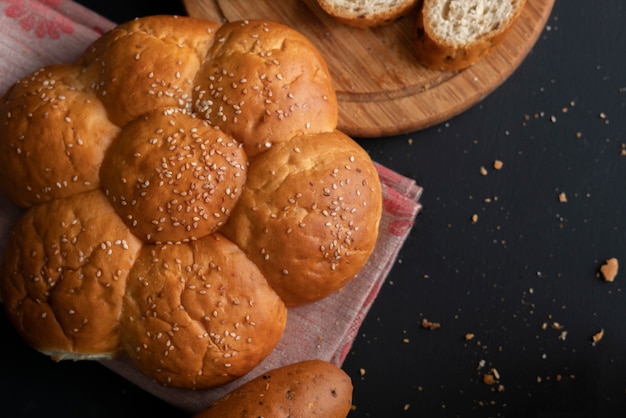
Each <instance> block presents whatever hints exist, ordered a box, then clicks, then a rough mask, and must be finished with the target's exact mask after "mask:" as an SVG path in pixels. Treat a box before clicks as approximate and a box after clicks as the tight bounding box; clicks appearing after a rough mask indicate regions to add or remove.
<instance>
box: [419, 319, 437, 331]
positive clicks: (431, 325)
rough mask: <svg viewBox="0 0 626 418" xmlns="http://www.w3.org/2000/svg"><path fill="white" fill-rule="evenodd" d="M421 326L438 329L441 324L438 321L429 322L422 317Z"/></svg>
mask: <svg viewBox="0 0 626 418" xmlns="http://www.w3.org/2000/svg"><path fill="white" fill-rule="evenodd" d="M422 328H425V329H439V328H441V324H440V323H438V322H430V321H429V320H428V319H426V318H424V319H422Z"/></svg>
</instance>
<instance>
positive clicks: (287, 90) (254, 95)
mask: <svg viewBox="0 0 626 418" xmlns="http://www.w3.org/2000/svg"><path fill="white" fill-rule="evenodd" d="M215 36H216V42H215V43H214V44H213V45H212V46H211V48H210V49H209V52H208V55H207V60H208V61H207V63H206V65H204V66H203V67H202V69H201V70H200V72H199V74H198V77H197V79H196V84H197V87H196V89H195V91H194V103H195V105H196V110H197V112H198V113H199V114H200V115H203V116H204V117H205V118H206V119H207V120H208V121H209V122H210V123H211V124H212V125H214V126H219V127H220V128H221V129H222V130H224V131H225V132H228V133H229V134H231V135H232V136H234V137H235V138H237V140H239V141H241V142H243V144H244V147H245V150H246V153H247V155H248V157H249V158H253V157H254V156H256V155H257V154H259V153H260V152H263V151H265V150H266V149H268V148H270V147H271V146H272V145H273V144H277V143H280V142H286V141H289V140H290V139H291V138H292V137H293V136H294V135H297V134H301V133H317V132H326V131H332V130H333V129H335V127H336V126H337V118H338V107H337V98H336V95H335V91H334V89H333V85H332V79H331V78H330V75H329V72H328V68H327V67H326V62H325V61H324V59H323V58H322V56H321V55H320V53H319V52H318V50H317V49H316V48H314V47H313V45H312V44H311V43H310V42H309V40H308V39H306V38H305V37H304V36H303V35H301V34H300V33H298V32H295V31H293V30H292V29H290V28H288V27H286V26H282V25H276V24H270V22H265V21H250V22H235V23H231V24H225V25H223V26H222V27H221V28H220V29H219V30H218V31H217V33H216V35H215Z"/></svg>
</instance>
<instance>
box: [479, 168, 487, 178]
mask: <svg viewBox="0 0 626 418" xmlns="http://www.w3.org/2000/svg"><path fill="white" fill-rule="evenodd" d="M480 174H481V175H483V176H486V175H487V169H486V168H485V167H483V166H480Z"/></svg>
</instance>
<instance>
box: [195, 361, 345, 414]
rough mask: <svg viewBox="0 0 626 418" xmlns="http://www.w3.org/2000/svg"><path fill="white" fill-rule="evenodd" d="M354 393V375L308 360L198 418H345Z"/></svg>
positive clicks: (270, 374)
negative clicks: (352, 377) (351, 376)
mask: <svg viewBox="0 0 626 418" xmlns="http://www.w3.org/2000/svg"><path fill="white" fill-rule="evenodd" d="M352 391H353V387H352V381H351V379H350V376H348V375H347V374H346V373H345V372H344V371H343V370H341V369H340V368H338V367H337V366H334V365H333V364H331V363H328V362H325V361H321V360H305V361H301V362H298V363H294V364H290V365H287V366H284V367H281V368H278V369H274V370H270V371H269V372H267V373H263V374H262V375H260V376H258V377H256V378H254V379H253V380H251V381H249V382H248V383H246V384H244V385H243V386H241V387H239V388H237V389H235V390H234V391H232V392H230V393H229V394H227V395H226V396H224V397H223V398H221V399H219V400H218V401H217V402H215V403H214V404H213V405H211V406H210V407H209V408H207V409H205V410H203V411H201V412H199V413H198V414H196V415H195V416H194V418H241V417H272V418H289V417H313V416H315V417H323V418H345V417H346V416H348V413H349V412H350V408H351V406H352Z"/></svg>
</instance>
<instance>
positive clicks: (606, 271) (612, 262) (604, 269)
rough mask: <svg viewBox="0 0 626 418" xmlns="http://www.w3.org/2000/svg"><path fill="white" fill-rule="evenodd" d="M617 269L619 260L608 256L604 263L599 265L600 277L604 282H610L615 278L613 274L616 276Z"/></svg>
mask: <svg viewBox="0 0 626 418" xmlns="http://www.w3.org/2000/svg"><path fill="white" fill-rule="evenodd" d="M618 270H619V262H618V260H617V258H615V257H613V258H609V259H608V260H606V263H604V264H603V265H602V266H601V267H600V273H601V274H602V277H603V278H604V281H606V282H612V281H613V280H615V276H617V271H618Z"/></svg>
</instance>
